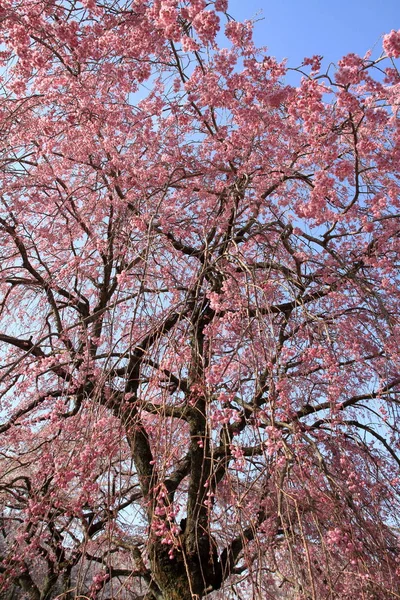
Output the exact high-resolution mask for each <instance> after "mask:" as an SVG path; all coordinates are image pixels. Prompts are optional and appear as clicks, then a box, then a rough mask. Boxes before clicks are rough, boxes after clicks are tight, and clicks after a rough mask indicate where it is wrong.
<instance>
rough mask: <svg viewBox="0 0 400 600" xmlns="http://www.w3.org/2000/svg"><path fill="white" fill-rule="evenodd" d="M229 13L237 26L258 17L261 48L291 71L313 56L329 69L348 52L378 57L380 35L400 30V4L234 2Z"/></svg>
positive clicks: (380, 0) (361, 0) (385, 0)
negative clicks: (317, 55)
mask: <svg viewBox="0 0 400 600" xmlns="http://www.w3.org/2000/svg"><path fill="white" fill-rule="evenodd" d="M229 12H230V14H231V15H232V16H233V17H234V18H235V19H237V20H243V19H245V18H252V17H255V16H256V15H257V13H258V12H259V13H260V14H259V18H262V17H263V20H262V21H260V22H258V23H257V25H256V29H255V31H256V35H255V39H256V43H257V45H258V46H261V45H265V46H267V47H268V51H269V54H271V55H272V56H275V57H276V58H278V59H282V58H288V59H289V60H288V65H289V66H297V65H298V64H300V62H301V60H302V59H303V58H304V57H305V56H312V55H313V54H322V55H323V56H324V57H325V60H326V63H329V62H331V61H332V62H337V61H338V59H339V58H341V57H342V56H343V55H344V54H347V53H349V52H355V53H357V54H360V55H361V56H363V55H364V54H365V52H366V51H367V50H369V49H372V50H373V55H374V56H376V55H379V54H380V52H381V49H382V40H381V36H382V34H384V33H388V32H389V31H390V30H391V29H400V0H347V1H346V0H325V1H324V0H275V1H273V0H271V1H267V0H230V3H229ZM324 63H325V61H324Z"/></svg>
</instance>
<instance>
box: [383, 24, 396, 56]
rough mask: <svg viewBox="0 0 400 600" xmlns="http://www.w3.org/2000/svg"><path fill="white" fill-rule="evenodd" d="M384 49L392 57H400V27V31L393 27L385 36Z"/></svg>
mask: <svg viewBox="0 0 400 600" xmlns="http://www.w3.org/2000/svg"><path fill="white" fill-rule="evenodd" d="M383 49H384V51H385V52H386V54H387V55H388V56H390V57H391V58H399V57H400V29H399V30H398V31H395V30H394V29H392V31H391V32H390V33H388V34H387V35H385V36H384V38H383Z"/></svg>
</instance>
